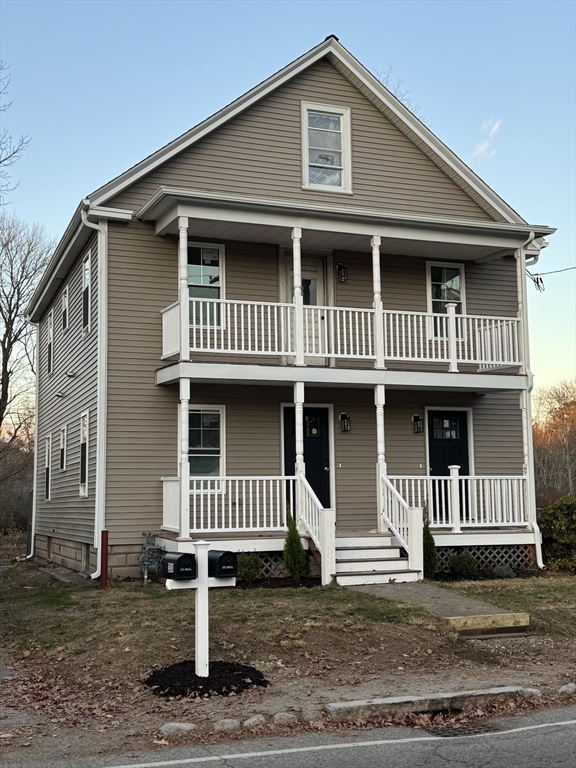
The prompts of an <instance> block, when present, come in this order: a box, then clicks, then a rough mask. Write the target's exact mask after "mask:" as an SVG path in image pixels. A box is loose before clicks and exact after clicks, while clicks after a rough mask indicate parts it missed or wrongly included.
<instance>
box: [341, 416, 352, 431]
mask: <svg viewBox="0 0 576 768" xmlns="http://www.w3.org/2000/svg"><path fill="white" fill-rule="evenodd" d="M340 427H341V429H342V432H351V431H352V424H351V423H350V416H348V414H347V413H341V414H340Z"/></svg>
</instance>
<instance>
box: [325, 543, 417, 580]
mask: <svg viewBox="0 0 576 768" xmlns="http://www.w3.org/2000/svg"><path fill="white" fill-rule="evenodd" d="M334 576H335V578H336V583H337V584H340V585H341V586H343V587H351V586H356V585H360V584H388V583H390V582H397V583H398V582H405V581H418V573H417V571H411V570H410V569H409V568H408V558H407V557H402V556H401V552H400V549H399V547H396V546H394V545H393V544H392V537H391V535H390V534H370V535H356V534H354V535H349V536H346V535H337V536H336V573H335V574H334Z"/></svg>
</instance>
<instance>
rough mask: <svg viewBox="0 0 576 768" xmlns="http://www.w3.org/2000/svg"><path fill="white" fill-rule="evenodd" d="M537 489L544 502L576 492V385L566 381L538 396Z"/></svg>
mask: <svg viewBox="0 0 576 768" xmlns="http://www.w3.org/2000/svg"><path fill="white" fill-rule="evenodd" d="M534 404H535V419H534V427H533V435H534V462H535V471H536V488H537V491H538V493H539V495H540V496H543V497H545V498H543V499H542V500H543V501H552V500H553V499H554V498H558V497H559V496H563V495H565V494H567V493H572V494H573V493H575V492H576V381H562V382H560V383H559V384H554V385H553V386H551V387H545V388H542V389H539V390H537V392H536V393H535V396H534Z"/></svg>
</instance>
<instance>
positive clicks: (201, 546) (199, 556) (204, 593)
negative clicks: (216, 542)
mask: <svg viewBox="0 0 576 768" xmlns="http://www.w3.org/2000/svg"><path fill="white" fill-rule="evenodd" d="M209 546H210V542H208V541H195V542H194V549H195V550H196V556H194V555H184V554H178V553H175V552H167V553H166V555H165V556H164V560H165V563H164V564H163V566H162V573H163V575H164V576H168V575H172V574H173V578H167V579H166V589H195V590H196V595H195V608H196V610H195V615H194V624H195V627H194V640H195V645H196V649H195V652H194V660H195V672H196V674H197V675H198V677H208V669H209V664H210V658H209V608H208V590H209V588H210V587H235V586H236V574H237V561H236V555H235V554H234V553H232V552H220V551H218V552H214V551H213V552H212V557H211V558H210V563H211V565H210V569H209V566H208V558H209V555H208V547H209ZM211 574H213V575H211ZM186 576H188V578H186ZM190 576H193V578H190ZM183 577H184V578H183Z"/></svg>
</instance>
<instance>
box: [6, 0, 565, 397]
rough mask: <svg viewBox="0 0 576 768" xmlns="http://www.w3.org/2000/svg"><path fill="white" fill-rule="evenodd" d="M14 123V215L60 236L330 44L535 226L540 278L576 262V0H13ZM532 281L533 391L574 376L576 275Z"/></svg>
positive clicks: (10, 125) (9, 18) (9, 10)
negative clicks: (162, 151) (89, 203)
mask: <svg viewBox="0 0 576 768" xmlns="http://www.w3.org/2000/svg"><path fill="white" fill-rule="evenodd" d="M0 30H1V31H0V58H1V59H2V60H3V61H5V62H7V63H8V64H9V65H10V72H11V76H12V80H11V84H10V94H9V98H10V99H11V100H12V104H11V106H10V109H9V110H8V111H6V112H5V113H3V115H2V117H3V127H5V128H7V129H8V130H9V131H10V133H11V134H12V135H14V136H18V135H20V134H25V135H28V136H29V137H30V139H31V141H30V145H29V147H28V149H27V151H26V153H25V154H24V156H23V157H22V159H21V160H20V161H19V162H18V164H17V165H15V166H14V167H13V169H12V170H13V174H12V175H13V179H14V181H17V182H18V187H17V188H16V189H15V190H14V191H13V192H12V193H11V194H10V198H9V209H10V210H13V211H14V212H15V213H17V214H18V216H20V217H21V218H22V219H25V220H27V221H29V222H39V223H41V224H43V225H44V226H45V228H46V230H47V232H48V233H49V234H50V235H51V236H54V237H56V238H59V237H60V236H61V235H62V233H63V231H64V229H65V227H66V225H67V223H68V221H69V219H70V217H71V216H72V213H73V212H74V210H75V208H76V206H77V205H78V202H79V201H80V199H82V198H83V197H85V196H86V195H88V194H89V193H90V192H92V191H93V190H95V189H97V188H98V187H99V186H101V185H102V184H104V183H105V182H107V181H109V180H110V179H111V178H113V177H114V176H116V175H118V174H119V173H121V172H122V171H124V170H126V169H127V168H128V167H129V166H131V165H133V164H134V163H137V162H138V161H140V160H141V159H142V158H144V157H145V156H147V155H148V154H150V153H151V152H153V151H155V150H156V149H158V148H159V147H161V146H162V145H164V144H166V143H167V142H169V141H171V140H172V139H174V138H175V137H176V136H178V135H180V134H181V133H183V132H184V131H186V130H188V129H189V128H191V127H192V126H193V125H195V124H196V123H198V122H200V121H201V120H203V119H204V118H205V117H207V116H209V115H211V114H212V113H214V112H215V111H217V110H218V109H220V108H221V107H223V106H225V105H226V104H228V103H229V102H230V101H232V100H233V99H235V98H236V97H238V96H240V95H241V94H243V93H244V92H246V91H247V90H248V89H250V88H251V87H253V86H254V85H255V84H257V83H259V82H261V81H262V80H264V79H265V78H267V77H268V76H269V75H271V74H272V73H274V72H276V71H277V70H279V69H281V68H282V67H283V66H285V65H286V64H288V63H289V62H290V61H292V60H294V59H295V58H297V57H298V56H300V55H301V54H303V53H304V52H306V51H307V50H309V49H310V48H312V47H313V46H315V45H317V44H318V43H319V42H320V41H322V40H323V39H324V38H325V37H326V36H327V35H329V34H335V35H337V36H338V37H339V38H340V42H341V43H342V44H343V45H344V46H345V47H346V48H348V50H349V51H350V52H351V53H352V54H354V56H356V58H358V59H359V60H360V61H361V62H362V63H363V64H364V65H365V66H366V67H367V68H368V69H370V70H371V71H374V72H386V71H389V70H390V68H391V77H392V80H396V81H402V85H401V88H402V89H403V90H405V91H409V93H410V96H411V98H412V99H413V102H414V103H415V104H417V105H418V109H417V114H418V115H419V116H420V117H421V118H423V119H425V122H426V123H427V125H428V126H429V127H430V128H431V129H432V130H433V131H434V133H436V135H437V136H438V137H439V138H440V139H441V140H442V141H443V142H444V143H446V144H447V145H448V146H449V147H450V148H451V149H452V150H453V151H454V152H455V153H456V154H457V155H459V157H460V158H461V159H462V160H464V162H466V163H467V164H468V165H469V166H470V167H471V168H472V169H473V170H474V171H475V172H476V173H477V174H478V175H479V176H481V177H482V178H483V179H484V181H486V182H487V183H488V184H489V185H490V186H491V187H492V188H493V189H494V190H495V191H496V192H497V193H498V194H499V195H500V196H501V197H503V198H504V199H505V200H506V201H507V202H508V203H509V204H510V205H511V206H512V207H513V208H515V210H517V211H518V212H519V213H520V214H521V215H522V216H523V217H524V219H526V220H527V221H528V222H530V223H533V224H546V225H549V226H552V227H557V228H558V231H557V232H556V233H555V234H554V235H552V236H551V237H550V238H549V246H548V248H546V250H545V251H543V253H542V256H541V258H540V262H539V263H538V264H537V265H536V266H535V267H533V268H532V270H531V271H532V272H535V273H540V274H542V273H544V272H551V271H556V270H565V269H567V268H569V267H573V266H575V265H576V257H575V221H574V217H575V208H576V201H575V186H576V184H575V148H576V131H575V93H576V82H575V71H576V64H575V61H576V54H575V30H576V2H574V0H546V1H545V2H540V0H534V1H533V2H529V1H527V0H469V1H468V0H448V1H442V2H436V1H435V0H425V1H424V2H422V1H421V0H403V1H402V2H396V0H390V1H385V0H374V2H363V1H360V0H357V1H356V2H348V0H341V1H340V2H338V0H326V1H324V0H321V1H315V0H306V1H301V0H278V1H277V2H275V1H274V0H261V1H260V2H245V1H244V0H235V1H233V2H228V1H227V0H222V1H220V0H211V1H210V2H195V1H194V0H179V1H178V0H163V1H162V2H158V1H157V0H148V1H145V0H68V1H67V2H62V1H60V0H58V1H54V0H41V2H37V0H17V2H16V1H15V0H1V1H0ZM543 280H544V285H545V289H546V290H545V291H544V292H542V293H540V292H537V291H536V290H535V289H534V287H533V286H532V284H531V283H530V282H529V284H528V299H529V309H530V339H531V357H532V361H531V367H532V370H533V372H534V375H535V384H536V386H549V385H551V384H553V383H555V382H557V381H560V380H564V379H570V378H576V270H571V271H565V272H558V273H556V274H550V275H545V276H544V277H543Z"/></svg>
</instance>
